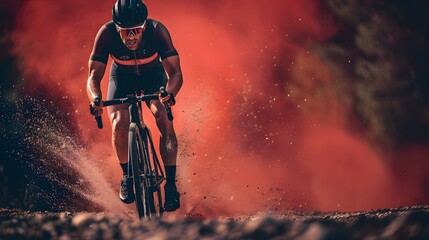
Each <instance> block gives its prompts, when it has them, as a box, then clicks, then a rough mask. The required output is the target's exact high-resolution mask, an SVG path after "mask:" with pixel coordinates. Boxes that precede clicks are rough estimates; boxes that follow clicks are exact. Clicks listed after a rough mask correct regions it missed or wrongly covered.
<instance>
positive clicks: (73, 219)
mask: <svg viewBox="0 0 429 240" xmlns="http://www.w3.org/2000/svg"><path fill="white" fill-rule="evenodd" d="M0 239H62V240H66V239H187V240H190V239H429V206H413V207H402V208H394V209H379V210H371V211H365V212H350V213H347V212H299V211H289V212H284V213H260V214H255V215H252V216H241V217H235V218H218V219H196V218H194V217H192V216H187V217H183V218H177V217H176V218H168V217H163V218H161V219H154V220H142V221H138V220H130V219H125V218H123V217H120V216H116V215H110V214H105V213H91V212H76V213H71V212H29V211H23V210H17V209H0Z"/></svg>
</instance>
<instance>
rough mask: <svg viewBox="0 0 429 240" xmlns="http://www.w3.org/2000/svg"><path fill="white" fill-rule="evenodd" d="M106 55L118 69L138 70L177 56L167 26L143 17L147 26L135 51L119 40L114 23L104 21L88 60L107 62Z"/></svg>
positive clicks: (153, 66)
mask: <svg viewBox="0 0 429 240" xmlns="http://www.w3.org/2000/svg"><path fill="white" fill-rule="evenodd" d="M109 55H110V56H111V57H112V59H113V61H114V63H116V64H115V65H117V67H118V69H119V70H121V71H122V70H125V71H127V70H129V71H130V72H134V73H137V74H138V75H139V73H141V72H145V71H147V70H150V69H153V68H155V67H157V66H158V67H159V65H160V63H161V61H162V60H163V59H165V58H168V57H170V56H174V55H178V53H177V51H176V49H175V48H174V46H173V43H172V41H171V37H170V34H169V32H168V30H167V28H166V27H165V26H164V25H163V24H162V23H161V22H159V21H156V20H154V19H147V20H146V29H145V30H144V32H143V36H142V39H141V42H140V44H139V47H138V49H137V50H135V51H133V50H129V49H128V48H127V47H126V46H125V44H124V43H123V42H122V40H121V38H120V36H119V34H118V32H117V29H116V26H115V24H114V23H113V21H110V22H108V23H106V24H104V25H103V26H102V27H101V28H100V30H99V31H98V33H97V36H96V38H95V43H94V48H93V50H92V53H91V56H90V60H94V61H98V62H102V63H105V64H107V61H108V57H109Z"/></svg>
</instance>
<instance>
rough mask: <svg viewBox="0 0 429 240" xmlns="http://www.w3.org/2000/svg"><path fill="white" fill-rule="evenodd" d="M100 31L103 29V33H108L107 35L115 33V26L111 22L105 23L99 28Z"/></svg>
mask: <svg viewBox="0 0 429 240" xmlns="http://www.w3.org/2000/svg"><path fill="white" fill-rule="evenodd" d="M101 29H103V30H104V31H108V32H109V33H114V32H116V26H115V23H113V21H108V22H106V23H105V24H103V26H101Z"/></svg>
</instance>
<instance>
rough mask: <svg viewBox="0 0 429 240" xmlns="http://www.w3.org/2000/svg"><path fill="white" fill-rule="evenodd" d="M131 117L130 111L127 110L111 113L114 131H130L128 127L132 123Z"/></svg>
mask: <svg viewBox="0 0 429 240" xmlns="http://www.w3.org/2000/svg"><path fill="white" fill-rule="evenodd" d="M129 118H130V116H129V113H128V111H126V110H120V111H115V112H112V113H111V114H110V120H111V122H112V130H113V132H115V133H116V132H123V131H125V132H126V131H128V127H129V124H130V120H129Z"/></svg>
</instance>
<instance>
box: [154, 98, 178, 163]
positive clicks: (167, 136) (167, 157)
mask: <svg viewBox="0 0 429 240" xmlns="http://www.w3.org/2000/svg"><path fill="white" fill-rule="evenodd" d="M150 110H151V111H152V114H153V115H154V117H155V121H156V125H157V127H158V129H159V131H160V133H161V136H160V137H161V138H160V146H159V148H160V149H159V150H160V154H161V158H162V161H163V162H164V166H175V165H176V162H177V138H176V133H175V131H174V127H173V122H172V121H170V120H168V117H167V113H166V110H165V107H164V106H163V105H162V103H160V102H159V101H157V100H153V101H151V102H150Z"/></svg>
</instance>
